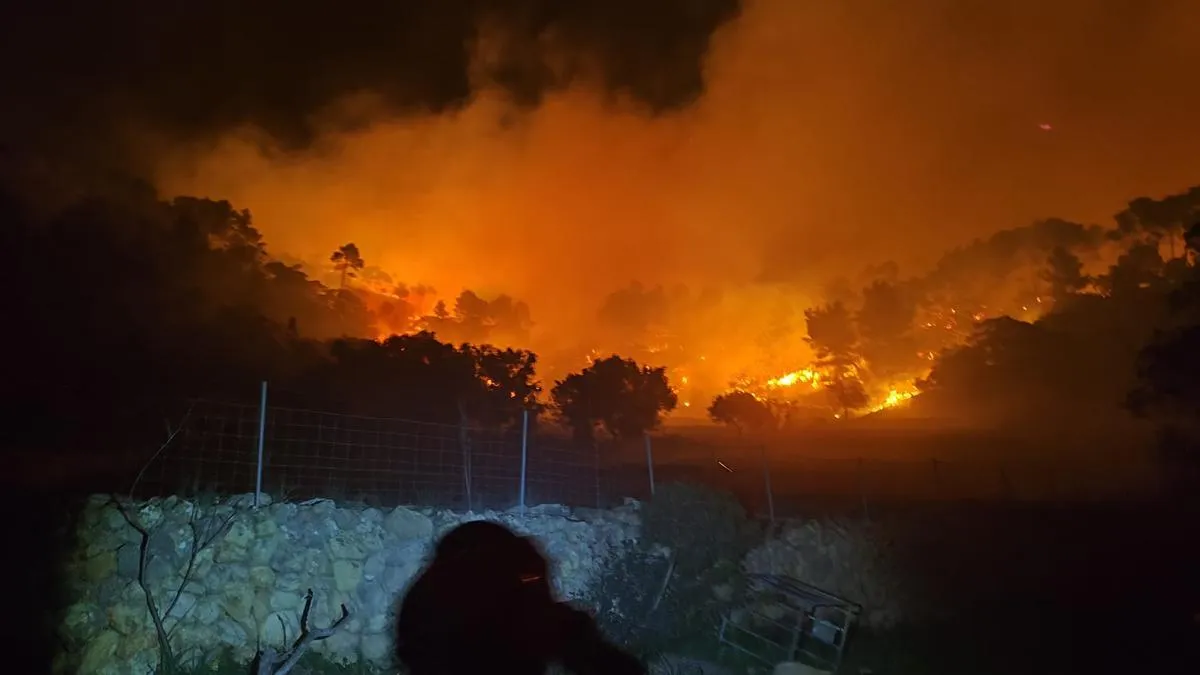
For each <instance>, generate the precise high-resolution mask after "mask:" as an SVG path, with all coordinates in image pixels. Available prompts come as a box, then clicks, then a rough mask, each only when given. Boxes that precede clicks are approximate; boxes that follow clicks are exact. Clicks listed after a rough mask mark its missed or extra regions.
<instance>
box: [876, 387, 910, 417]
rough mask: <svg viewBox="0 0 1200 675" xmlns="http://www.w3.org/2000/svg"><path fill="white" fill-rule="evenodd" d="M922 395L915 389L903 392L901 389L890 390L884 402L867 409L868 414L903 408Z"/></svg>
mask: <svg viewBox="0 0 1200 675" xmlns="http://www.w3.org/2000/svg"><path fill="white" fill-rule="evenodd" d="M920 394H921V392H919V391H917V390H915V389H905V390H903V391H901V390H899V389H889V390H888V393H887V396H885V397H884V399H883V400H882V401H880V402H879V403H876V404H875V405H873V406H871V407H870V408H867V412H869V413H877V412H879V411H881V410H886V409H888V408H895V407H898V406H901V405H903V404H905V403H908V402H909V401H911V400H912V399H913V398H915V397H917V396H919V395H920Z"/></svg>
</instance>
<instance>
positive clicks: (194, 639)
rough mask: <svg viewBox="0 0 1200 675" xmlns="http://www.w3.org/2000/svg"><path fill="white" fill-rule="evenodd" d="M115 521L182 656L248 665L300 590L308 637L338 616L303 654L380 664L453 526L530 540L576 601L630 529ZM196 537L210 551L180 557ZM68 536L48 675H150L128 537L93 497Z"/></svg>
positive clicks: (197, 516)
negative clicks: (335, 626)
mask: <svg viewBox="0 0 1200 675" xmlns="http://www.w3.org/2000/svg"><path fill="white" fill-rule="evenodd" d="M125 513H128V514H129V515H130V516H132V517H133V518H134V519H135V520H137V521H138V522H139V523H140V524H141V525H142V526H143V528H144V529H145V530H147V531H148V532H149V533H150V537H149V540H148V546H147V556H146V561H147V562H146V575H145V578H146V582H147V586H148V587H149V588H150V590H151V592H152V593H153V595H154V598H155V602H156V603H157V604H158V607H159V612H160V614H163V615H165V616H164V622H163V624H164V628H165V629H166V630H167V631H168V632H169V633H170V634H171V640H172V643H173V644H174V645H176V649H177V650H178V651H179V655H180V656H181V657H183V658H187V657H189V656H192V657H194V656H198V655H199V654H200V653H211V652H213V651H214V650H215V649H218V648H220V647H222V646H224V647H228V648H230V649H232V650H233V652H234V654H235V655H236V656H237V657H239V658H246V659H249V658H250V657H252V656H253V654H254V653H255V651H256V649H257V645H259V644H262V645H264V646H265V645H276V646H279V647H282V646H283V645H284V643H285V642H286V643H290V642H291V641H293V640H294V639H295V638H296V635H297V634H298V630H299V620H300V613H301V609H302V607H303V604H304V597H305V594H306V592H307V590H308V589H312V591H313V597H314V601H313V605H312V611H311V616H310V625H312V626H314V627H323V626H326V625H328V624H329V623H331V622H332V621H333V620H334V619H336V618H337V617H338V616H339V615H340V611H341V610H340V608H341V605H342V604H345V605H346V606H347V608H348V609H349V610H350V612H351V618H350V619H349V620H348V621H347V622H346V623H345V624H343V628H342V629H340V630H338V631H337V632H336V633H335V634H334V635H333V636H332V637H330V638H329V639H327V640H325V641H322V642H318V643H316V645H315V648H316V651H318V652H324V654H325V656H326V657H328V658H330V659H331V660H334V661H340V662H352V661H358V660H360V659H362V660H366V661H371V662H376V663H384V662H386V660H387V658H388V655H389V653H390V650H391V636H390V631H389V624H390V621H391V618H392V614H393V612H394V609H395V605H396V603H397V601H398V599H399V597H400V595H401V594H402V593H403V591H404V589H405V587H406V586H407V584H408V582H409V580H410V579H412V577H413V576H414V575H415V574H416V573H417V572H418V570H419V569H420V568H421V566H422V564H423V563H424V562H425V560H426V556H427V555H428V554H429V552H430V548H431V544H432V543H433V542H434V541H435V540H436V538H437V537H439V536H440V535H441V534H442V533H443V532H445V531H446V530H448V529H450V528H451V527H453V526H454V525H456V524H458V523H461V522H465V521H468V520H478V519H488V520H495V521H498V522H503V523H506V524H507V525H509V526H511V527H512V528H513V529H515V530H517V531H520V532H523V533H527V534H532V535H534V536H536V537H537V539H538V540H539V541H540V542H541V544H542V546H543V548H544V549H545V551H546V553H547V554H548V555H549V557H550V558H551V559H552V560H553V564H554V566H555V574H554V580H555V584H556V586H557V589H558V591H559V592H560V594H562V595H563V596H565V597H567V598H575V597H579V596H580V595H581V594H583V593H584V592H585V591H586V590H587V588H588V586H589V584H590V582H591V580H592V579H593V578H595V576H596V574H597V573H598V572H599V571H600V568H601V565H602V564H603V561H604V560H606V559H608V558H609V557H610V555H612V554H615V553H618V552H619V551H620V550H621V549H622V547H624V546H627V545H629V544H630V543H631V542H632V541H634V540H635V539H636V537H637V535H638V528H639V521H638V518H637V513H636V505H630V506H627V507H624V508H620V509H615V510H612V511H596V510H586V509H575V510H568V509H565V508H563V507H555V506H545V507H535V508H531V509H529V510H528V511H527V512H526V514H525V515H524V516H519V515H516V514H512V513H494V512H485V513H480V514H468V515H463V514H456V513H452V512H449V511H443V510H437V509H423V508H405V507H400V508H395V509H383V510H381V509H376V508H370V507H339V506H337V505H335V504H334V503H333V502H331V501H328V500H313V501H310V502H305V503H302V504H294V503H280V504H271V505H266V506H262V507H259V508H257V509H255V508H252V507H250V506H249V500H248V499H247V498H246V497H241V498H232V499H227V500H224V501H223V502H222V503H219V504H211V505H207V506H202V505H199V504H196V503H194V502H189V501H185V500H181V499H176V498H167V499H163V500H154V501H150V502H145V503H139V504H131V505H129V506H128V507H127V508H126V511H125ZM197 534H198V535H199V538H200V539H201V540H204V539H205V538H211V539H212V542H211V545H209V546H208V547H206V548H203V549H202V550H200V551H199V552H198V554H197V555H195V556H194V557H193V555H192V552H193V550H195V548H196V547H195V541H194V540H195V538H196V535H197ZM77 537H78V542H77V547H76V552H75V555H74V557H73V559H72V560H71V561H70V563H69V564H68V566H67V570H66V583H67V587H68V593H69V597H70V600H71V604H70V605H69V606H68V607H67V608H66V610H65V614H64V616H63V620H62V629H61V632H62V635H63V638H64V642H65V643H66V646H67V650H66V652H67V653H66V654H64V656H63V658H62V660H61V662H60V663H59V664H57V665H58V668H57V669H58V670H59V672H78V673H103V674H112V675H123V674H125V673H138V674H139V675H141V674H144V673H148V672H152V671H153V670H154V666H155V664H156V662H157V658H158V650H157V642H156V639H155V631H154V625H153V621H152V619H151V616H150V612H149V610H148V609H147V605H146V598H145V594H144V593H143V592H142V589H141V587H140V586H139V584H138V581H137V577H138V569H139V563H140V560H141V555H140V549H141V542H142V536H141V534H140V533H139V532H138V530H137V529H136V528H135V527H133V526H132V525H131V524H130V523H129V521H128V520H127V519H126V516H125V515H124V514H123V513H122V511H121V510H120V509H118V508H117V507H116V506H115V505H114V504H112V503H111V501H110V500H109V499H108V498H107V497H104V498H100V497H97V498H95V499H93V500H91V501H90V502H89V504H88V507H87V509H86V511H85V513H84V514H83V520H82V525H81V527H80V529H79V532H78V533H77ZM189 566H190V569H191V572H190V573H188V569H189ZM168 610H169V611H168ZM189 650H191V651H190V652H189Z"/></svg>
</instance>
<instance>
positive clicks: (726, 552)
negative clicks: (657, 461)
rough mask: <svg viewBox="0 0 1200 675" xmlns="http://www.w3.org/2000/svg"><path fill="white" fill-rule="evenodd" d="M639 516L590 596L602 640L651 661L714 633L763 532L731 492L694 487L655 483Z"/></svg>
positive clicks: (740, 584) (736, 590)
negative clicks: (638, 526) (627, 544)
mask: <svg viewBox="0 0 1200 675" xmlns="http://www.w3.org/2000/svg"><path fill="white" fill-rule="evenodd" d="M641 515H642V536H641V539H640V540H639V542H638V545H637V546H636V547H634V548H633V549H631V550H629V551H628V552H626V553H624V554H623V555H622V556H621V557H620V558H618V559H616V560H613V561H610V564H608V565H607V566H606V568H605V572H604V574H602V575H601V577H600V579H598V580H597V582H596V584H595V585H594V586H593V587H592V592H591V596H590V598H589V599H590V600H591V603H592V605H593V607H594V608H595V610H596V620H597V622H598V623H599V624H600V627H601V628H602V629H603V630H604V632H605V634H606V635H608V636H609V638H611V639H612V640H614V641H616V642H617V643H619V644H620V645H621V646H623V647H625V648H626V649H629V650H631V651H633V652H635V653H636V654H638V655H639V656H640V657H642V658H644V659H647V660H652V659H654V658H656V657H657V656H659V655H661V654H663V653H665V652H669V651H672V650H678V649H680V648H682V647H684V646H686V645H688V644H691V643H695V642H696V641H697V640H701V639H704V638H706V637H715V632H716V629H717V626H718V625H719V622H720V616H721V613H722V612H723V611H724V610H725V609H727V608H728V606H729V602H730V601H731V600H732V599H733V598H736V597H738V595H740V590H741V587H742V573H741V561H742V558H744V557H745V555H746V553H747V552H748V551H749V550H750V548H751V547H753V546H754V544H755V543H757V540H758V538H759V537H760V536H761V534H762V532H761V531H760V530H759V528H758V527H756V526H755V524H754V523H753V521H751V520H749V519H748V518H747V517H746V513H745V510H744V509H742V507H741V505H740V504H738V502H737V500H736V499H734V497H733V496H732V495H730V494H728V493H726V492H719V491H715V490H713V489H711V488H707V487H702V486H695V485H687V484H668V485H662V486H659V487H658V489H657V494H656V495H655V497H654V498H653V499H652V500H650V501H648V502H646V503H644V504H643V506H642V511H641Z"/></svg>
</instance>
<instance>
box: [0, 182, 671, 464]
mask: <svg viewBox="0 0 1200 675" xmlns="http://www.w3.org/2000/svg"><path fill="white" fill-rule="evenodd" d="M0 220H3V225H4V227H3V233H4V234H3V235H2V236H3V237H4V244H5V250H6V251H8V253H9V261H8V264H7V265H6V266H5V267H4V271H3V275H4V281H5V287H6V289H7V290H8V292H7V293H5V294H3V298H4V299H3V303H4V306H3V313H4V316H5V317H7V318H8V321H7V322H6V330H5V333H6V336H7V338H8V341H9V344H10V349H9V352H8V355H7V356H8V358H9V362H10V368H8V369H6V375H5V377H4V378H3V387H4V393H5V395H4V406H5V410H6V412H7V413H8V417H9V419H11V420H13V421H14V422H13V423H11V424H9V425H6V428H5V430H4V433H5V436H6V438H5V446H6V447H14V446H15V447H20V448H24V449H33V450H42V449H51V448H76V449H78V448H82V447H87V448H98V447H105V446H107V447H116V446H120V445H124V444H127V443H130V442H136V441H137V440H141V441H142V442H145V438H141V439H138V436H137V433H138V432H145V433H146V434H148V435H149V437H150V438H158V437H159V436H161V435H162V434H161V429H162V426H163V422H164V420H173V419H177V418H178V416H179V415H180V414H181V413H182V411H183V410H185V409H186V402H187V401H188V400H189V399H193V398H200V397H208V398H224V399H232V400H245V399H246V398H247V397H248V395H252V394H251V392H253V391H255V387H256V383H257V382H258V381H260V380H262V379H267V380H270V381H271V383H272V391H273V396H272V398H273V400H274V401H276V402H277V403H279V404H281V405H292V406H300V407H312V408H320V409H330V410H340V411H345V412H349V413H358V414H364V415H379V416H392V417H397V416H400V417H409V418H414V419H420V420H426V421H431V422H446V423H454V424H460V423H464V422H466V423H471V424H478V425H487V426H495V427H503V426H505V425H511V424H514V423H516V422H517V421H518V420H519V419H520V418H521V416H522V411H523V410H525V409H529V410H531V411H533V412H534V413H535V414H537V413H540V412H541V404H539V402H538V401H539V394H540V392H541V385H540V383H539V381H538V378H537V374H536V363H537V359H536V356H535V355H534V354H533V353H531V352H529V351H525V350H519V349H500V348H496V347H492V346H489V345H487V344H486V343H485V341H486V340H487V339H488V338H489V337H490V336H491V335H493V334H494V333H495V332H497V331H508V332H509V333H512V332H514V331H517V332H519V331H521V330H525V329H527V327H528V325H529V312H528V308H527V307H526V306H525V305H524V304H523V303H520V302H518V301H515V300H513V299H511V298H508V297H506V296H501V297H499V298H497V299H493V300H491V301H487V300H483V299H482V298H480V297H479V296H477V295H476V294H474V293H472V292H470V291H464V292H463V293H462V294H460V295H459V296H458V298H457V299H456V302H455V303H454V305H453V308H452V309H450V308H447V307H446V306H445V304H444V303H438V304H437V305H436V306H435V307H434V308H433V310H432V312H431V314H430V315H429V316H427V317H422V316H419V315H418V314H417V308H416V306H415V305H406V304H405V302H404V301H405V298H406V293H407V292H411V291H410V290H409V289H406V288H404V287H403V286H402V285H399V284H397V288H394V289H393V290H392V291H391V292H389V293H377V292H374V291H372V290H371V286H372V284H374V285H376V286H377V285H378V284H379V283H380V282H381V276H380V275H379V274H378V273H376V274H374V275H372V276H371V278H370V279H369V281H370V282H372V283H371V284H367V283H363V284H350V283H348V282H349V281H350V280H351V279H353V278H354V277H356V276H359V275H364V273H365V272H368V267H367V265H366V262H365V261H364V260H363V258H362V256H361V254H360V252H359V251H358V249H357V247H355V246H354V245H353V244H348V245H346V246H342V247H341V248H339V249H338V250H337V251H334V252H332V253H331V255H330V267H331V269H332V274H333V275H334V277H335V278H336V282H335V283H333V284H326V283H323V282H322V281H321V280H318V279H314V278H312V277H310V276H309V275H308V274H307V273H306V272H305V271H304V270H303V269H302V267H301V266H300V265H290V264H286V263H284V262H281V261H279V260H277V259H274V258H273V257H272V256H271V255H270V254H269V252H268V249H267V246H266V243H265V242H264V240H263V237H262V235H261V233H260V232H259V231H258V230H257V229H256V228H255V227H254V225H253V222H252V219H251V216H250V213H249V212H248V211H240V210H237V209H235V208H233V207H232V206H231V205H230V204H229V203H228V202H223V201H212V200H207V199H196V198H188V197H184V198H178V199H174V200H172V201H169V202H167V201H163V200H160V199H159V198H158V197H157V196H156V195H155V194H154V193H153V192H152V191H150V190H147V189H144V188H143V187H141V186H139V185H134V186H132V187H130V188H129V189H128V190H127V191H126V192H124V193H123V194H120V195H113V194H111V193H109V194H106V196H104V197H102V198H101V197H90V198H86V199H81V200H79V201H77V202H76V203H73V204H71V205H70V206H69V207H67V208H63V209H59V210H55V211H53V212H50V213H37V214H35V213H33V212H31V211H29V210H26V209H25V208H24V206H23V201H22V200H20V199H18V198H16V196H15V195H12V194H4V195H0ZM382 281H384V282H390V280H388V279H382ZM418 292H420V289H418ZM381 298H383V299H382V300H381ZM381 317H382V319H383V320H384V321H389V322H390V323H391V325H392V326H391V327H394V328H400V327H401V326H402V327H403V328H404V329H413V328H414V327H425V328H427V330H425V331H421V332H416V333H411V334H404V335H397V336H393V337H390V338H388V339H385V340H382V341H376V340H373V339H368V338H364V337H362V336H368V335H376V334H378V332H379V331H380V330H381V329H380V328H379V327H378V326H377V325H375V324H376V322H378V321H380V318H381ZM387 329H388V328H384V329H382V330H387ZM434 331H436V334H437V335H436V337H435V333H434ZM351 336H354V337H351ZM443 336H445V338H446V339H449V340H453V339H455V338H460V339H462V342H460V343H459V344H457V345H456V344H451V343H450V342H448V341H442V340H440V339H439V338H442V337H443ZM602 390H607V391H609V392H618V391H619V392H622V394H624V393H626V392H640V393H638V394H637V396H640V397H641V399H640V400H643V401H652V406H651V408H650V410H651V412H650V413H649V415H648V416H647V414H646V413H645V410H646V409H645V408H642V409H641V411H642V412H641V413H640V415H639V414H629V413H627V412H624V411H623V410H616V409H614V406H613V405H612V402H613V401H614V400H617V397H616V396H615V395H606V394H603V392H602ZM605 398H607V400H608V402H609V403H608V404H607V405H606V404H605V403H603V402H602V399H605ZM551 399H552V401H553V404H554V406H555V408H556V410H557V411H559V413H560V414H561V416H562V418H563V419H564V420H567V421H568V422H569V423H571V424H572V426H573V428H575V429H576V431H577V433H578V434H579V435H581V436H583V437H587V436H590V435H591V433H592V430H593V429H594V428H597V427H601V426H602V427H606V428H608V429H610V430H612V431H614V432H616V433H621V432H622V431H625V432H628V431H629V430H630V429H631V428H632V427H633V426H637V425H641V426H643V427H644V426H648V425H653V424H655V423H657V419H658V412H659V411H661V410H665V409H668V408H669V407H671V406H672V405H673V403H672V401H673V400H674V399H673V394H672V393H671V391H670V390H669V388H668V387H667V384H666V377H665V373H664V372H663V370H661V369H657V370H656V369H650V368H643V367H641V366H638V365H637V364H634V363H633V362H631V361H626V360H623V359H620V358H612V359H608V360H602V361H600V362H598V363H597V364H596V365H595V366H594V367H593V368H591V369H589V370H588V371H586V372H585V373H578V374H575V375H573V376H571V377H568V378H566V379H565V380H564V381H563V383H561V385H559V386H557V387H555V389H554V391H553V395H552V397H551ZM585 399H586V400H585Z"/></svg>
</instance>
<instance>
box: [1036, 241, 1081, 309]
mask: <svg viewBox="0 0 1200 675" xmlns="http://www.w3.org/2000/svg"><path fill="white" fill-rule="evenodd" d="M1042 280H1043V281H1045V282H1046V283H1047V284H1049V286H1050V297H1052V298H1054V302H1055V303H1061V302H1063V301H1065V300H1067V299H1069V298H1070V297H1072V296H1074V295H1075V294H1076V293H1079V292H1080V291H1082V290H1083V289H1084V288H1086V287H1087V285H1088V283H1090V282H1091V279H1089V278H1088V277H1087V275H1085V274H1084V273H1083V262H1082V261H1081V260H1079V256H1077V255H1075V254H1074V253H1071V251H1070V250H1068V249H1067V248H1066V247H1065V246H1055V247H1054V250H1052V251H1050V256H1049V257H1048V258H1047V259H1046V269H1045V271H1043V272H1042Z"/></svg>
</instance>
